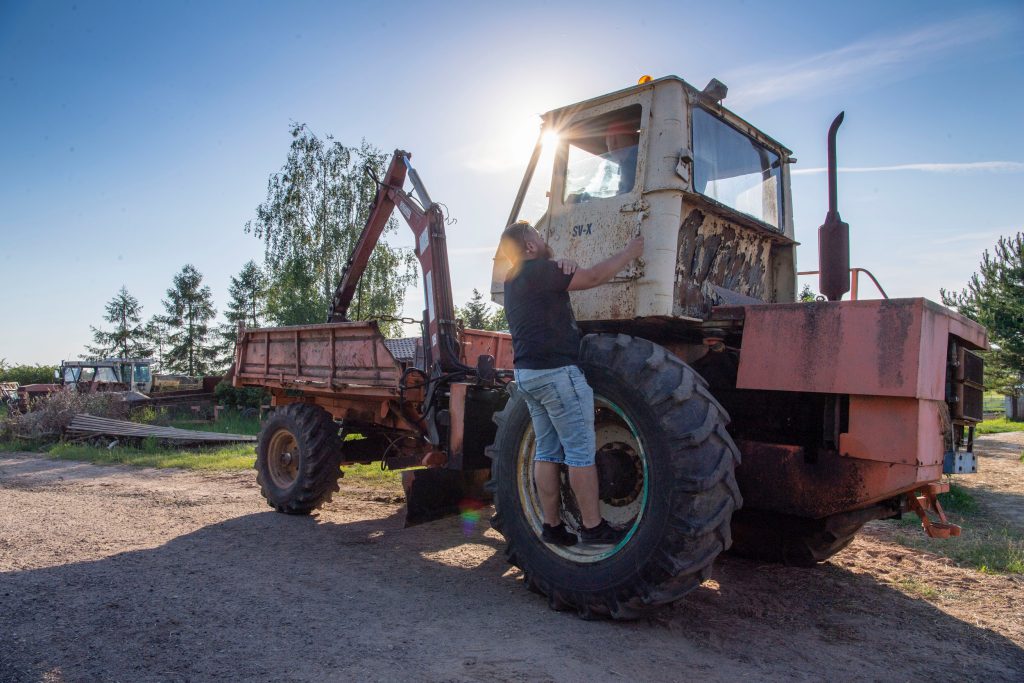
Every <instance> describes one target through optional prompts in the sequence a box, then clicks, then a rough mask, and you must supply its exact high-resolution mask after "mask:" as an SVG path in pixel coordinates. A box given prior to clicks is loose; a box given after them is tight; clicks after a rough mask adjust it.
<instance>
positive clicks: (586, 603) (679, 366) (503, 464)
mask: <svg viewBox="0 0 1024 683" xmlns="http://www.w3.org/2000/svg"><path fill="white" fill-rule="evenodd" d="M580 367H581V369H582V370H583V372H584V374H585V375H586V377H587V381H588V382H589V383H590V385H591V387H592V388H593V390H594V401H595V430H596V432H597V437H598V438H597V466H598V474H599V479H600V497H601V513H602V516H603V517H604V518H605V519H608V520H609V521H611V522H612V523H613V524H616V525H618V526H621V527H623V528H625V529H627V535H626V537H625V538H624V539H623V540H622V541H621V542H620V543H619V544H618V545H616V546H604V547H601V546H588V545H584V544H579V545H576V546H569V547H563V546H555V545H548V544H546V543H544V542H543V541H542V540H541V524H542V516H541V512H540V503H539V500H538V497H537V493H536V488H535V485H534V481H533V455H534V445H533V427H532V423H531V421H530V415H529V410H528V408H527V405H526V403H525V400H524V398H523V397H522V396H521V395H516V394H514V395H513V396H512V398H511V399H510V400H509V402H508V404H507V405H506V407H505V410H503V411H502V412H500V413H496V414H495V422H497V424H498V434H497V437H496V440H495V444H494V446H493V447H492V448H491V449H490V454H491V456H492V458H494V460H495V462H494V466H493V467H492V472H493V476H494V479H493V480H492V482H491V485H492V487H493V488H494V490H495V508H496V513H495V516H494V518H493V519H492V524H493V526H494V528H495V529H497V530H498V531H499V532H501V533H502V534H503V535H504V536H505V539H506V541H507V546H506V555H507V557H508V560H509V562H510V563H511V564H513V565H515V566H517V567H519V568H520V569H522V570H523V573H524V575H525V579H526V583H527V586H528V587H529V588H530V589H531V590H534V591H536V592H539V593H541V594H543V595H545V596H547V598H548V603H549V605H550V606H551V607H552V608H554V609H574V610H576V611H577V613H578V614H579V615H580V616H581V617H583V618H593V617H601V616H610V617H612V618H615V619H633V618H637V617H639V616H642V615H643V614H645V613H647V612H649V611H651V610H654V609H656V608H658V607H660V606H662V605H665V604H668V603H671V602H674V601H675V600H678V599H679V598H681V597H682V596H683V595H685V594H686V593H688V592H689V591H691V590H693V589H694V588H696V587H697V586H699V585H700V584H701V583H702V582H703V581H704V580H705V579H707V578H708V577H709V576H710V574H711V567H712V564H713V562H714V560H715V558H716V557H717V556H718V555H719V553H721V552H722V551H723V550H725V549H727V548H728V547H729V545H730V543H731V539H730V528H729V523H730V520H731V518H732V513H733V511H734V510H735V509H737V508H738V507H739V506H740V505H741V504H742V499H741V497H740V493H739V489H738V487H737V485H736V479H735V476H734V469H735V467H736V465H737V464H738V463H739V459H740V455H739V450H738V449H737V448H736V445H735V444H734V443H733V441H732V439H731V438H730V437H729V434H728V433H727V432H726V430H725V425H726V424H727V422H728V419H729V418H728V415H727V414H726V412H725V410H724V409H723V408H722V407H721V406H720V405H719V403H718V402H717V401H716V400H715V399H714V397H712V396H711V394H710V393H709V392H708V390H707V386H706V383H705V382H704V380H703V379H702V378H701V377H700V376H699V375H698V374H697V373H696V372H694V371H693V370H692V369H691V368H690V367H688V366H687V365H686V364H685V363H683V362H682V361H681V360H679V359H678V358H676V357H675V356H674V355H672V354H671V353H669V352H667V351H666V350H665V349H664V348H663V347H661V346H658V345H657V344H654V343H652V342H649V341H647V340H644V339H638V338H634V337H629V336H626V335H608V334H601V335H589V336H587V337H586V338H584V340H583V345H582V349H581V362H580ZM565 479H567V477H565V476H564V475H563V480H565ZM562 489H563V490H562V519H563V520H564V521H565V523H566V524H567V526H569V527H570V528H572V529H576V530H578V529H579V526H580V519H579V513H578V510H577V509H576V506H575V502H574V500H573V497H572V494H571V490H570V489H569V487H568V484H567V483H564V484H563V487H562Z"/></svg>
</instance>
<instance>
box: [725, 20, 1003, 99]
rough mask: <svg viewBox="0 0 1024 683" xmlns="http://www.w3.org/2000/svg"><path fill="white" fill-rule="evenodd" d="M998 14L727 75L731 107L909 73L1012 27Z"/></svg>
mask: <svg viewBox="0 0 1024 683" xmlns="http://www.w3.org/2000/svg"><path fill="white" fill-rule="evenodd" d="M1012 26H1013V22H1008V21H1007V20H1006V17H1003V16H1001V15H999V14H995V13H992V14H979V15H975V16H973V17H963V18H959V19H956V20H953V21H947V22H941V23H935V24H930V25H926V26H923V27H921V28H918V29H915V30H913V31H909V32H907V33H903V34H890V35H880V36H875V37H872V38H866V39H864V40H859V41H856V42H854V43H851V44H849V45H845V46H843V47H840V48H837V49H834V50H829V51H827V52H822V53H819V54H816V55H813V56H811V57H805V58H803V59H800V60H797V61H795V62H791V63H788V64H779V63H775V64H771V63H764V64H758V65H756V66H751V67H747V68H743V69H740V70H737V71H734V72H732V73H730V74H727V77H726V79H725V81H726V83H728V84H729V85H730V86H733V88H732V92H731V93H730V97H729V102H730V103H731V104H730V108H734V107H735V105H737V104H740V105H742V106H745V107H752V106H755V105H759V104H765V103H768V102H774V101H777V100H783V99H789V98H792V97H795V96H798V95H801V94H804V93H808V92H820V91H823V90H829V89H835V88H839V87H842V88H849V87H851V86H852V85H853V84H854V83H855V82H857V81H864V80H868V79H871V80H874V81H876V82H878V81H882V80H898V79H900V78H904V77H906V76H907V75H908V73H909V72H912V71H914V70H916V69H919V68H921V67H923V66H925V65H927V64H930V63H932V62H934V61H935V60H936V59H938V58H939V57H941V56H943V55H946V54H955V53H956V52H958V51H960V50H962V49H963V48H965V47H966V46H968V45H974V44H978V43H981V42H983V41H988V40H991V39H993V38H994V37H996V36H998V35H1000V34H1002V33H1004V32H1006V31H1008V30H1011V28H1012Z"/></svg>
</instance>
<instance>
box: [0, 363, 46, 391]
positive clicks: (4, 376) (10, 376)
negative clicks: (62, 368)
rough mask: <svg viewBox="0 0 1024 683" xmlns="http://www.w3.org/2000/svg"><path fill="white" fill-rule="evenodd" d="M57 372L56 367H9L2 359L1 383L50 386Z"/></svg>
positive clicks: (0, 368)
mask: <svg viewBox="0 0 1024 683" xmlns="http://www.w3.org/2000/svg"><path fill="white" fill-rule="evenodd" d="M56 371H57V366H56V365H8V364H7V361H6V359H3V358H0V382H17V383H18V384H22V385H24V384H50V383H52V382H53V373H54V372H56Z"/></svg>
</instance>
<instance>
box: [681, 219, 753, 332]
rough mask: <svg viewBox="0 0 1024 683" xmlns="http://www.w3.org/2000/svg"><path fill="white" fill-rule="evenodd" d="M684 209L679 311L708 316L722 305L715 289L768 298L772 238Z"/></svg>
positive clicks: (695, 315)
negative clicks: (715, 307)
mask: <svg viewBox="0 0 1024 683" xmlns="http://www.w3.org/2000/svg"><path fill="white" fill-rule="evenodd" d="M685 208H686V207H684V213H685V214H686V217H685V218H684V219H683V221H682V223H681V225H680V227H679V241H678V248H677V259H676V264H677V265H676V301H675V309H676V312H677V313H678V314H682V315H688V316H694V317H707V316H708V314H709V313H710V310H711V307H712V306H715V305H718V304H720V303H722V301H721V296H719V293H717V292H716V288H720V289H725V290H729V291H730V292H735V293H736V294H739V295H741V296H743V297H747V298H751V299H756V300H764V297H765V293H766V292H767V291H768V290H769V287H770V283H769V282H768V273H769V269H768V264H769V262H770V255H771V240H769V239H767V238H764V237H761V236H759V235H757V234H756V233H755V232H753V231H751V230H749V229H747V228H743V227H741V226H738V225H736V224H733V223H731V222H729V221H727V220H724V219H722V218H720V217H718V216H714V215H711V214H705V213H704V212H703V211H701V210H700V209H698V208H693V209H691V210H690V211H689V212H686V211H685Z"/></svg>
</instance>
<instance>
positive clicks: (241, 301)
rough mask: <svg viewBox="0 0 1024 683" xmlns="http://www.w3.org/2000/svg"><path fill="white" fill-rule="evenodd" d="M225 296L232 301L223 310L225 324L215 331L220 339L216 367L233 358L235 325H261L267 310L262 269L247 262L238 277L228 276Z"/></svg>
mask: <svg viewBox="0 0 1024 683" xmlns="http://www.w3.org/2000/svg"><path fill="white" fill-rule="evenodd" d="M228 295H229V296H230V297H231V300H230V301H228V305H227V309H226V310H225V311H224V318H225V319H226V322H225V323H224V324H222V325H221V326H220V327H219V328H218V330H217V336H218V337H219V339H220V341H219V343H218V344H217V356H218V358H219V365H222V366H225V367H226V366H228V365H230V364H231V362H232V360H233V359H234V353H235V338H236V337H237V336H238V324H239V323H241V324H242V325H244V326H245V327H260V326H262V324H263V320H264V316H265V315H266V307H267V277H266V274H265V273H264V272H263V269H262V268H260V267H259V266H258V265H257V264H256V262H255V261H249V262H247V263H246V264H245V265H244V266H242V270H240V271H239V273H238V275H237V276H232V277H231V284H229V285H228Z"/></svg>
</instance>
